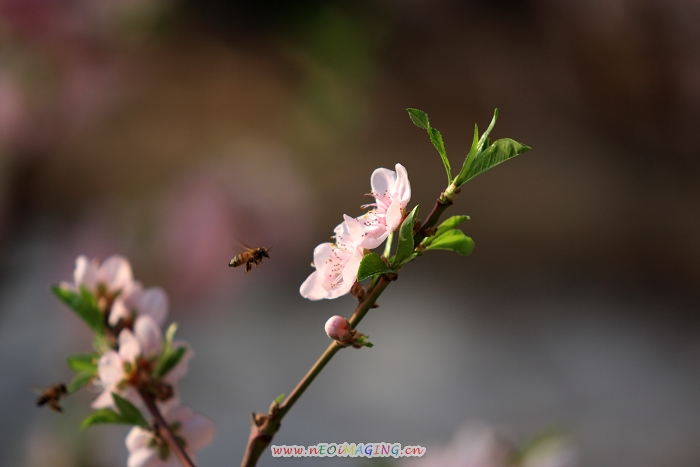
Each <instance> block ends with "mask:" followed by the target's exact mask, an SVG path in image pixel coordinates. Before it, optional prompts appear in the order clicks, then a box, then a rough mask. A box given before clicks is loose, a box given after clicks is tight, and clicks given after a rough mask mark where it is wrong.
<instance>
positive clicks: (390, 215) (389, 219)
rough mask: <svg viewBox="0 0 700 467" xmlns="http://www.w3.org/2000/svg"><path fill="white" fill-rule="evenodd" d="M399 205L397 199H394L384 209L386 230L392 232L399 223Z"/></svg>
mask: <svg viewBox="0 0 700 467" xmlns="http://www.w3.org/2000/svg"><path fill="white" fill-rule="evenodd" d="M401 217H402V216H401V205H400V204H399V202H398V201H394V202H393V203H391V206H389V209H387V211H386V230H387V234H388V232H393V231H394V230H396V229H398V228H399V226H400V225H401Z"/></svg>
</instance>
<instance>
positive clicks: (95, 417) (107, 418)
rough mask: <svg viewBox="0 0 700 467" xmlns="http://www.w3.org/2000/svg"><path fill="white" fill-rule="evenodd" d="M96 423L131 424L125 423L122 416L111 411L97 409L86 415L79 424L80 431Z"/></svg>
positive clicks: (129, 423)
mask: <svg viewBox="0 0 700 467" xmlns="http://www.w3.org/2000/svg"><path fill="white" fill-rule="evenodd" d="M96 423H124V424H128V425H131V422H129V421H127V420H126V418H124V416H122V414H119V413H117V412H115V411H114V410H112V409H99V410H95V411H94V412H93V413H91V414H90V415H88V416H87V417H86V418H85V420H83V423H81V424H80V429H81V430H84V429H85V428H87V427H89V426H90V425H94V424H96Z"/></svg>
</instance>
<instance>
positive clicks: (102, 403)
mask: <svg viewBox="0 0 700 467" xmlns="http://www.w3.org/2000/svg"><path fill="white" fill-rule="evenodd" d="M113 392H117V393H118V392H119V391H118V390H117V385H116V384H112V385H109V386H107V387H106V388H105V389H104V390H103V391H102V392H101V393H100V395H99V396H97V399H95V400H94V401H92V404H90V407H92V408H93V409H104V408H107V407H114V398H112V393H113Z"/></svg>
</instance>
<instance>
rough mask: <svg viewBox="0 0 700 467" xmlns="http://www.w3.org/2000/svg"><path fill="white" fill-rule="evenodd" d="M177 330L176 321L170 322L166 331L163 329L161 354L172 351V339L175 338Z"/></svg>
mask: <svg viewBox="0 0 700 467" xmlns="http://www.w3.org/2000/svg"><path fill="white" fill-rule="evenodd" d="M176 332H177V323H175V322H173V323H170V326H168V329H167V331H165V340H164V341H163V353H162V354H163V355H165V354H169V353H170V352H172V351H173V339H174V338H175V333H176Z"/></svg>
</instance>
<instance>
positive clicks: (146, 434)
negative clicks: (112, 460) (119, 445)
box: [126, 404, 215, 467]
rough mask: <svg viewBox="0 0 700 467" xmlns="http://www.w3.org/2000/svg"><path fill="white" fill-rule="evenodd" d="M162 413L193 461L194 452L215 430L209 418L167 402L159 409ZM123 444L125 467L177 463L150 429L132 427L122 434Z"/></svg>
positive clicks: (165, 466) (175, 465)
mask: <svg viewBox="0 0 700 467" xmlns="http://www.w3.org/2000/svg"><path fill="white" fill-rule="evenodd" d="M163 417H164V418H165V421H166V422H168V424H169V426H170V429H171V430H172V431H173V434H174V435H175V437H176V438H177V440H178V441H181V442H182V443H183V447H184V449H185V452H187V455H188V456H189V457H190V459H192V461H193V462H196V460H195V458H194V453H195V452H196V451H199V450H200V449H202V448H204V447H206V446H207V445H209V444H210V443H211V442H212V441H213V440H214V431H215V430H214V424H213V423H212V422H211V420H209V419H208V418H206V417H204V416H202V415H198V414H195V413H193V412H192V410H191V409H190V408H189V407H186V406H182V405H177V404H170V405H169V406H168V407H166V408H165V409H163ZM126 447H127V449H128V450H129V459H128V461H127V466H128V467H179V466H180V461H179V460H178V458H177V457H176V456H175V454H173V453H172V449H171V448H170V446H169V445H168V443H167V441H165V439H164V438H163V437H162V436H160V435H159V434H156V433H154V432H153V431H150V430H145V429H143V428H140V427H134V428H132V429H131V431H130V432H129V434H128V435H127V437H126Z"/></svg>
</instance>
